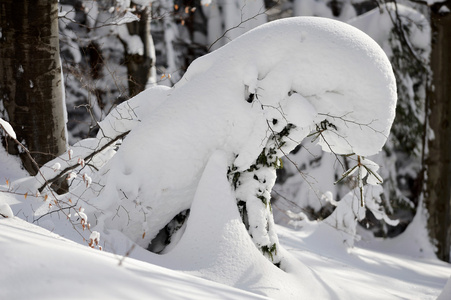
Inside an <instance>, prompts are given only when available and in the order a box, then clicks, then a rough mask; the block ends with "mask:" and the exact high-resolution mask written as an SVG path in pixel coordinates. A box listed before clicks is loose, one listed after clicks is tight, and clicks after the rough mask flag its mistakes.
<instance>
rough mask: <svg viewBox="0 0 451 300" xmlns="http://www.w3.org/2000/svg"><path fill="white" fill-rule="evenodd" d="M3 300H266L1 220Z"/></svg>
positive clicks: (19, 222)
mask: <svg viewBox="0 0 451 300" xmlns="http://www.w3.org/2000/svg"><path fill="white" fill-rule="evenodd" d="M0 245H1V255H0V265H1V267H2V271H1V272H0V285H1V286H2V299H121V300H122V299H162V300H166V299H193V300H194V299H196V300H198V299H264V298H263V297H261V296H258V295H253V294H251V293H248V292H245V291H240V290H237V289H233V288H230V287H226V286H223V285H220V284H217V283H214V282H211V281H207V280H203V279H200V278H197V277H194V276H189V275H186V274H182V273H180V272H176V271H172V270H168V269H165V268H162V267H158V266H155V265H150V264H147V263H143V262H140V261H137V260H134V259H131V258H127V259H125V260H124V261H123V263H122V265H121V266H119V264H118V263H119V260H120V258H121V257H118V256H115V255H113V254H110V253H106V252H102V251H99V250H94V249H90V248H88V247H86V246H81V245H79V244H76V243H73V242H71V241H69V240H66V239H64V238H61V237H59V236H57V235H55V234H52V233H50V232H49V231H47V230H45V229H42V228H40V227H37V226H35V225H32V224H29V223H27V222H25V221H22V220H19V219H17V218H14V219H0Z"/></svg>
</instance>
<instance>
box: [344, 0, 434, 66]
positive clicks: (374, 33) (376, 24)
mask: <svg viewBox="0 0 451 300" xmlns="http://www.w3.org/2000/svg"><path fill="white" fill-rule="evenodd" d="M398 17H399V18H400V19H401V20H402V22H403V25H404V26H406V27H407V28H408V30H406V29H403V30H405V34H408V36H409V43H411V45H409V46H410V47H412V46H413V47H415V48H419V49H428V48H429V47H430V41H431V37H430V32H431V30H430V26H429V22H428V20H427V19H426V18H425V17H424V16H423V15H422V14H421V13H420V12H418V11H417V10H415V9H412V8H410V7H407V6H405V5H402V4H394V3H385V5H383V6H382V9H373V10H371V11H369V12H367V13H365V14H363V15H360V16H358V17H356V18H354V19H351V20H349V21H348V23H349V24H351V25H352V26H355V27H357V28H359V29H361V30H362V31H364V32H366V33H367V34H368V35H369V36H370V37H371V38H373V39H374V40H375V41H376V42H377V43H379V44H380V45H381V47H382V48H383V49H384V50H385V51H386V53H388V54H391V52H392V50H391V47H390V45H389V42H390V38H389V37H390V34H391V31H392V30H393V27H394V26H395V25H393V21H392V20H394V19H396V18H398ZM428 53H429V52H428V51H424V52H420V53H417V55H418V56H419V57H422V58H423V59H425V60H428V59H429V58H428Z"/></svg>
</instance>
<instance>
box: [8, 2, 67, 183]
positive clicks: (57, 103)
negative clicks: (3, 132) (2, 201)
mask: <svg viewBox="0 0 451 300" xmlns="http://www.w3.org/2000/svg"><path fill="white" fill-rule="evenodd" d="M0 28H1V33H0V104H3V105H0V113H1V114H2V115H3V117H5V118H6V119H7V120H8V121H9V122H10V124H11V125H12V126H13V128H14V130H15V132H16V134H17V139H18V140H19V141H20V142H22V143H23V144H24V145H25V146H26V147H27V148H28V149H29V150H30V152H31V153H32V156H33V158H34V160H35V161H36V162H37V163H38V165H39V166H42V165H43V164H45V163H46V162H47V161H49V160H51V159H53V158H54V157H55V156H57V155H60V154H61V153H63V152H64V151H65V150H66V129H65V115H64V114H65V107H64V105H65V103H64V96H63V82H62V74H61V62H60V57H59V40H58V2H57V1H56V0H34V1H31V0H23V1H16V0H2V1H1V3H0ZM8 152H9V153H11V154H19V155H20V157H21V159H22V162H23V165H24V167H25V168H26V169H27V171H28V172H30V174H36V173H37V170H38V169H37V168H36V166H35V165H34V164H33V162H32V161H31V160H30V159H29V158H28V157H27V156H26V155H25V154H24V152H23V151H21V149H18V147H17V146H16V145H15V144H14V143H13V142H12V141H10V142H8Z"/></svg>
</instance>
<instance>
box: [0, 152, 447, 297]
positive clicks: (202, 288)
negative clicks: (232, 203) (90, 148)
mask: <svg viewBox="0 0 451 300" xmlns="http://www.w3.org/2000/svg"><path fill="white" fill-rule="evenodd" d="M0 165H1V166H2V168H1V170H0V178H2V184H1V185H0V189H1V190H2V191H5V190H8V188H7V186H6V179H8V182H9V181H10V180H15V179H17V178H20V177H21V176H23V174H22V173H21V172H20V171H19V170H17V168H16V164H15V162H14V160H13V159H12V157H11V156H8V157H7V156H6V155H5V153H4V152H3V151H2V152H1V153H0ZM24 202H25V201H24V200H23V196H17V195H14V194H9V193H5V192H1V193H0V204H2V203H3V204H4V203H9V204H11V207H12V209H13V212H14V213H15V214H17V215H20V212H18V211H17V209H18V208H20V207H21V206H22V205H21V204H19V203H24ZM13 203H16V204H13ZM219 209H220V212H224V209H227V208H226V207H223V208H219ZM225 215H227V214H225ZM195 226H196V225H193V227H195ZM413 226H415V225H413ZM314 227H315V225H314V224H310V225H309V226H306V227H305V228H303V229H300V230H294V229H289V228H285V227H281V226H277V232H278V234H279V238H280V241H281V244H282V245H283V247H284V248H285V249H286V251H287V252H288V253H290V254H291V255H292V256H293V257H294V258H296V259H297V260H299V262H298V263H300V264H299V265H297V264H296V263H293V264H292V265H293V266H295V267H300V268H303V269H305V270H297V271H299V274H300V275H299V276H304V278H303V280H300V281H299V289H298V290H297V291H295V292H296V294H294V295H292V297H289V298H292V299H302V298H307V299H310V298H313V297H315V298H318V299H436V297H437V296H438V295H439V294H440V293H441V291H442V289H443V288H444V286H445V284H446V281H447V280H448V278H449V277H450V275H451V266H450V265H449V264H446V263H444V262H441V261H439V260H437V259H435V258H431V257H430V255H429V254H428V253H427V252H425V253H423V254H421V252H415V250H414V249H417V250H418V249H419V247H420V246H421V239H420V240H415V236H416V233H417V231H416V232H415V230H410V231H409V230H408V231H406V233H405V235H404V236H401V237H399V238H397V239H394V240H390V241H375V240H373V239H372V240H368V239H366V238H364V239H363V241H361V242H360V243H359V245H358V246H356V247H354V248H353V249H351V250H350V251H347V250H346V249H345V248H344V247H342V246H341V245H339V244H337V240H336V239H335V238H334V237H336V236H337V232H335V233H334V230H335V229H333V228H330V230H327V229H326V230H312V229H314ZM68 228H69V227H68ZM195 232H197V230H195ZM187 233H188V231H187ZM188 234H189V233H188ZM67 235H68V236H70V234H69V233H68V234H67ZM208 239H209V238H208V237H207V242H208ZM218 246H220V244H216V245H215V244H212V245H210V246H208V247H207V249H204V250H199V251H198V252H197V253H194V251H193V253H192V259H193V260H196V254H202V255H208V253H209V251H211V253H210V257H203V258H204V261H209V260H210V259H211V258H212V257H213V258H214V260H218V261H221V260H222V258H221V257H216V256H215V253H213V251H216V252H217V253H221V252H220V250H218V249H216V247H218ZM185 249H186V248H185ZM375 249H377V250H375ZM0 252H1V256H0V266H1V269H2V272H0V285H1V286H2V297H4V299H62V298H64V299H83V298H88V299H263V298H264V297H262V296H261V295H262V294H266V295H268V294H269V295H271V296H272V298H275V299H281V298H287V293H286V291H285V290H284V284H283V283H282V284H281V285H279V287H278V290H273V291H268V290H267V287H265V286H259V283H262V282H265V280H263V279H261V278H256V276H263V275H261V274H260V272H261V270H262V268H263V267H262V266H260V265H255V266H253V269H249V270H250V271H249V273H248V274H247V275H246V277H243V278H241V281H242V285H241V289H237V288H233V287H230V286H227V285H223V284H219V283H216V282H213V281H209V280H205V279H202V278H199V276H200V277H205V274H206V273H205V272H206V271H205V270H206V268H203V271H202V270H201V269H202V267H199V270H188V267H189V266H192V264H191V265H190V264H187V263H186V262H183V261H177V257H176V254H173V255H172V259H171V260H172V262H173V263H172V269H170V268H167V267H162V266H170V265H171V264H170V263H168V259H167V257H166V258H165V255H163V256H158V255H155V254H151V253H146V251H144V250H141V249H138V248H136V249H135V251H133V252H132V253H131V255H130V256H131V257H140V258H141V260H137V259H133V258H131V257H127V258H125V259H124V258H123V257H122V256H119V255H116V254H112V253H108V252H106V251H99V250H96V249H91V248H89V247H87V246H85V245H80V244H77V243H75V242H73V241H70V240H68V239H65V238H63V237H61V236H60V235H57V234H55V233H51V232H50V231H48V230H46V229H44V228H42V227H39V226H36V225H34V224H31V223H28V222H26V221H24V220H22V219H20V218H19V217H14V218H6V219H5V218H2V217H0ZM251 252H252V251H251ZM393 252H395V253H393ZM217 253H216V254H217ZM403 253H404V254H403ZM405 253H407V254H408V255H407V254H405ZM227 255H228V254H226V253H225V252H224V253H223V254H222V256H223V257H227ZM252 255H253V254H252V253H249V258H247V257H245V258H244V260H249V261H251V262H252V261H254V258H252ZM419 256H423V257H422V258H420V257H419ZM201 258H202V257H201ZM236 259H237V260H238V261H240V258H236ZM241 259H242V258H241ZM150 262H152V263H150ZM210 263H212V264H214V263H215V262H214V261H212V262H210ZM177 264H178V265H177ZM200 264H201V263H200ZM230 265H231V266H232V267H233V268H239V267H240V266H234V265H233V262H232V263H231V264H230ZM180 270H181V271H180ZM210 270H216V271H215V272H217V274H216V276H217V277H221V276H226V275H227V274H228V273H227V270H225V271H224V272H223V273H221V272H220V271H219V270H218V269H215V268H214V267H213V268H210ZM252 270H254V272H252ZM277 271H278V270H277ZM290 272H291V273H292V274H293V273H296V270H291V271H290ZM272 273H274V274H275V275H278V273H277V272H272ZM280 273H282V272H280ZM193 274H194V275H198V276H193ZM296 274H297V273H296ZM302 274H304V275H302ZM305 274H311V275H313V276H312V277H309V276H306V275H305ZM279 275H280V274H279ZM211 276H212V274H210V277H211ZM265 277H267V279H266V280H276V279H277V278H276V276H274V275H268V274H265ZM282 278H284V277H283V275H282ZM250 279H252V280H250ZM318 283H320V284H319V285H318ZM231 285H235V286H237V284H233V283H232V284H231ZM276 286H277V285H276ZM291 286H292V285H291V284H290V283H287V288H289V287H291ZM246 290H247V291H246ZM249 291H252V292H253V293H251V292H249ZM447 292H448V294H447V295H448V296H449V295H450V294H449V292H450V289H449V288H448V291H447ZM259 294H260V295H259ZM315 295H316V296H315ZM446 297H447V296H445V297H443V298H441V299H449V298H446Z"/></svg>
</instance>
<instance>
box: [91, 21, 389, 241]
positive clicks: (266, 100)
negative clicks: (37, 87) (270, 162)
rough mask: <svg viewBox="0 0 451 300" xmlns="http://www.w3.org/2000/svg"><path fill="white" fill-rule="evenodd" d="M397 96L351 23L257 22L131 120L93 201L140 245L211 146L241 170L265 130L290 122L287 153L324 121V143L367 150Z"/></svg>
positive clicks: (183, 197) (176, 208) (379, 59)
mask: <svg viewBox="0 0 451 300" xmlns="http://www.w3.org/2000/svg"><path fill="white" fill-rule="evenodd" d="M145 93H151V91H150V92H147V91H145V92H144V94H145ZM141 97H142V95H141ZM395 99H396V87H395V81H394V77H393V73H392V70H391V66H390V63H389V62H388V60H387V58H386V56H385V54H384V52H383V51H382V50H381V49H380V47H379V46H378V45H377V44H376V43H375V42H374V41H373V40H371V38H369V37H368V36H366V35H365V34H363V33H362V32H361V31H359V30H357V29H355V28H354V27H352V26H349V25H346V24H344V23H341V22H337V21H332V20H329V19H321V18H306V17H305V18H302V17H301V18H290V19H284V20H280V21H275V22H271V23H268V24H266V25H263V26H261V27H259V28H256V29H254V30H252V31H250V32H249V33H247V34H245V35H243V36H241V37H239V38H237V39H236V40H234V41H232V42H231V43H229V44H227V45H226V46H224V47H222V48H221V49H219V50H217V51H215V52H213V53H211V54H209V55H207V56H205V57H202V58H200V59H198V60H196V61H195V62H193V64H192V65H191V66H190V68H189V69H188V71H187V72H186V74H185V76H184V77H183V78H182V79H181V80H180V82H179V83H178V84H177V85H176V86H175V87H174V88H173V89H171V90H169V91H167V94H166V96H165V100H164V102H162V104H161V105H159V106H158V107H157V108H156V110H155V111H154V112H152V114H150V115H149V116H148V118H146V119H145V120H142V122H141V123H140V124H138V125H137V127H136V128H135V129H133V130H132V132H131V133H130V134H129V136H128V137H127V138H126V139H125V141H124V143H123V146H122V147H121V148H120V149H119V152H118V153H117V155H116V156H115V157H114V158H113V160H112V161H111V163H110V164H109V165H108V167H107V168H105V169H104V173H102V174H104V175H105V176H102V180H103V182H102V184H103V183H105V189H104V190H103V191H102V194H101V195H100V197H99V198H98V199H97V200H96V201H95V202H93V205H94V206H95V207H97V208H98V209H101V210H102V211H103V212H105V214H104V215H103V216H102V217H101V219H100V220H98V223H99V224H104V225H105V226H106V227H107V228H114V229H119V230H122V231H123V232H124V233H125V234H126V235H128V236H129V237H130V238H131V239H132V240H134V241H136V242H138V243H139V244H140V245H142V246H144V247H146V246H147V245H148V243H149V242H150V241H151V239H152V238H153V237H154V236H155V235H156V234H157V232H158V231H159V230H160V229H161V228H162V227H163V226H165V225H166V224H167V223H168V222H169V221H170V220H171V219H172V218H173V217H174V216H175V215H176V214H178V213H179V212H180V211H182V210H184V209H187V208H189V207H190V206H191V202H192V200H193V197H194V194H195V191H196V187H197V184H198V182H199V179H200V177H201V175H202V172H203V169H204V167H205V165H206V164H207V161H208V160H209V158H210V156H211V155H212V154H213V153H214V152H215V151H216V150H218V149H221V150H223V151H224V152H225V153H226V154H227V160H228V164H229V165H231V164H232V163H233V164H234V165H235V166H237V167H238V169H239V170H246V169H248V168H249V166H250V165H251V164H252V163H253V162H254V161H255V160H256V158H257V157H258V155H259V154H260V153H261V151H262V149H263V148H264V147H265V146H266V143H267V139H268V137H269V135H270V134H271V132H281V131H282V130H283V129H284V128H285V126H286V125H287V124H288V123H289V124H293V125H295V126H296V128H294V130H293V134H291V132H290V139H291V142H289V143H287V144H286V145H285V146H284V147H283V150H284V151H285V152H287V153H288V152H289V151H291V149H292V148H293V147H294V146H295V145H296V144H297V143H298V142H300V141H301V140H302V139H303V138H304V137H305V136H307V135H308V133H310V132H311V131H312V130H316V129H317V128H318V127H317V125H318V126H319V125H320V124H322V125H321V126H325V127H326V128H324V129H327V130H324V131H323V132H322V136H323V137H324V139H325V140H323V139H319V140H320V142H321V144H322V146H323V148H324V149H325V150H326V151H334V152H336V153H346V154H348V153H352V152H355V153H357V154H359V155H370V154H374V153H376V152H378V151H379V150H380V149H381V147H382V145H383V144H384V142H385V140H386V136H387V135H388V132H389V129H390V126H391V122H392V121H393V118H394V109H395V103H396V100H395ZM149 100H150V99H149ZM132 101H133V99H132V100H131V102H132ZM321 122H322V123H321ZM330 124H332V125H330ZM108 211H109V212H110V214H108V213H106V212H108ZM143 233H146V234H145V238H142V237H143Z"/></svg>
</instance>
